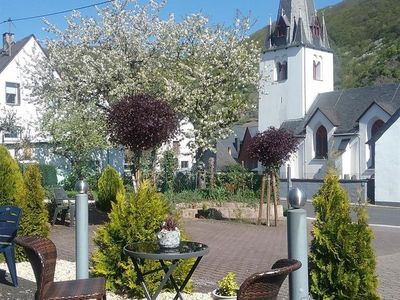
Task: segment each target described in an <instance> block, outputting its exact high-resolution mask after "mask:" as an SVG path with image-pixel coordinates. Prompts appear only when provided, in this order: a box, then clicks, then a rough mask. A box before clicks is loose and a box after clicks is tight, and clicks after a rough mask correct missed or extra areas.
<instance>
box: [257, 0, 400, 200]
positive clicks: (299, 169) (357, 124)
mask: <svg viewBox="0 0 400 300" xmlns="http://www.w3.org/2000/svg"><path fill="white" fill-rule="evenodd" d="M360 5H361V4H360ZM270 28H271V29H270V32H269V33H268V36H267V39H266V51H265V53H263V55H262V59H261V62H260V72H261V75H262V78H263V79H262V80H263V82H262V85H261V86H263V89H264V90H263V91H262V92H261V93H260V97H259V130H260V131H264V130H265V129H267V128H268V127H270V126H274V127H283V128H286V129H287V130H289V131H291V132H292V133H293V134H294V135H296V136H297V137H298V139H299V142H300V146H299V150H298V151H297V153H296V154H295V155H293V156H292V158H291V166H292V178H298V179H319V178H322V177H323V176H324V174H325V170H326V168H327V164H328V160H331V161H332V162H333V163H334V164H335V165H336V168H337V169H338V170H339V172H340V175H341V178H343V179H366V178H371V177H373V175H374V173H375V171H377V174H376V175H378V172H383V171H382V170H383V169H382V168H384V166H385V165H388V164H390V162H388V161H386V159H385V158H384V157H382V156H379V155H378V154H375V153H378V151H379V149H381V148H385V149H386V150H385V151H389V152H391V153H392V155H393V156H396V155H398V150H397V149H396V148H395V147H389V144H387V146H388V147H387V148H386V146H385V147H382V146H380V144H383V143H384V141H386V140H387V139H389V137H388V136H391V135H395V134H396V133H397V132H398V131H396V130H394V129H393V130H391V129H387V130H386V133H385V135H387V137H385V135H383V136H382V137H381V138H380V139H379V140H377V142H376V147H375V146H374V144H373V143H371V142H370V143H367V142H368V141H370V140H371V139H372V138H373V137H374V136H375V135H376V134H377V133H378V132H379V131H380V128H381V127H382V126H384V124H385V123H386V122H388V120H389V119H390V118H391V117H392V116H393V115H394V114H395V112H396V111H397V110H398V109H399V108H400V91H399V87H400V84H397V83H396V84H385V85H381V86H370V87H363V88H354V89H347V90H337V91H334V87H333V53H332V49H331V48H330V45H329V41H328V33H327V28H326V26H325V21H324V17H323V16H319V15H318V14H317V13H316V10H315V7H314V1H313V0H280V5H279V11H278V16H277V20H276V24H275V27H274V28H272V27H270ZM391 137H392V138H393V136H391ZM395 140H396V138H394V140H393V141H395ZM385 145H386V144H385ZM385 156H386V157H389V156H387V155H385ZM375 157H376V158H377V159H375ZM378 157H379V158H380V159H382V160H383V161H379V160H378ZM378 163H379V166H378ZM382 164H383V165H382ZM388 175H389V173H388ZM281 176H282V177H285V170H284V169H283V168H282V170H281ZM389 178H398V177H391V176H389ZM379 184H381V181H380V180H379V179H378V178H377V179H376V191H377V193H376V197H375V201H376V202H388V201H389V200H388V199H387V197H383V196H382V194H380V192H379V191H381V190H382V188H383V187H379ZM386 184H387V185H388V184H390V185H391V186H392V187H394V186H396V185H397V183H396V182H393V181H391V182H390V183H388V182H387V183H386ZM385 189H386V188H385ZM386 190H387V189H386ZM392 195H393V197H392V198H391V199H392V201H394V202H398V203H400V194H399V195H394V194H392Z"/></svg>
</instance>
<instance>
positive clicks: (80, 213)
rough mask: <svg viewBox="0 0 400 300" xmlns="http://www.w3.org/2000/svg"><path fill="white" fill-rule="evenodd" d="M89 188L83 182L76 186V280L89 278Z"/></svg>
mask: <svg viewBox="0 0 400 300" xmlns="http://www.w3.org/2000/svg"><path fill="white" fill-rule="evenodd" d="M88 188H89V186H88V184H87V183H86V182H85V181H83V180H79V181H78V182H77V183H76V184H75V190H76V191H77V192H78V194H76V198H75V214H76V222H75V253H76V279H86V278H89V229H88V225H89V224H88V223H89V217H88V216H89V212H88V195H87V191H88Z"/></svg>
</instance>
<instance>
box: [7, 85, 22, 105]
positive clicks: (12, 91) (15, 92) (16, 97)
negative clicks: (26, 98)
mask: <svg viewBox="0 0 400 300" xmlns="http://www.w3.org/2000/svg"><path fill="white" fill-rule="evenodd" d="M6 104H7V105H19V104H20V91H19V83H14V82H6Z"/></svg>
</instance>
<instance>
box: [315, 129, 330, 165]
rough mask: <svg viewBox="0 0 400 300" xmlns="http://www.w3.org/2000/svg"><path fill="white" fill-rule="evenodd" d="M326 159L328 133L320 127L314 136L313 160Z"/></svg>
mask: <svg viewBox="0 0 400 300" xmlns="http://www.w3.org/2000/svg"><path fill="white" fill-rule="evenodd" d="M327 157H328V133H327V131H326V128H325V127H324V126H322V125H321V126H320V127H319V128H318V129H317V132H316V134H315V158H319V159H324V158H327Z"/></svg>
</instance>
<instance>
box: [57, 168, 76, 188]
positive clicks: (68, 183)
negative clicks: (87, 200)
mask: <svg viewBox="0 0 400 300" xmlns="http://www.w3.org/2000/svg"><path fill="white" fill-rule="evenodd" d="M78 180H79V177H78V174H77V173H76V172H75V171H72V172H71V173H69V174H68V175H67V177H65V178H64V180H63V181H62V183H61V184H62V186H63V187H64V190H66V191H75V184H76V182H77V181H78Z"/></svg>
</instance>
